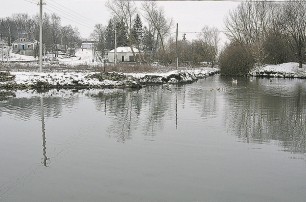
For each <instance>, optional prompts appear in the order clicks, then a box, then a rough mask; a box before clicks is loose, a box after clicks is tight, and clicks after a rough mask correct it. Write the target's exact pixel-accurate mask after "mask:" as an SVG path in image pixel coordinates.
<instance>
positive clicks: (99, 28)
mask: <svg viewBox="0 0 306 202" xmlns="http://www.w3.org/2000/svg"><path fill="white" fill-rule="evenodd" d="M90 36H91V37H92V38H93V39H94V40H95V41H96V42H97V44H96V48H97V51H99V53H100V55H99V57H100V60H102V59H103V57H104V54H105V49H106V42H105V36H106V28H105V27H104V26H103V25H102V24H96V25H95V28H94V31H93V33H91V35H90Z"/></svg>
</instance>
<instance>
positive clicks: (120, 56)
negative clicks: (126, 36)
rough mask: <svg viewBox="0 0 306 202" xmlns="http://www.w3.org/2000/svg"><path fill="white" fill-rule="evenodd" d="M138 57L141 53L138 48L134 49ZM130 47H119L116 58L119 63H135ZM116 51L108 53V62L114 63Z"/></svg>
mask: <svg viewBox="0 0 306 202" xmlns="http://www.w3.org/2000/svg"><path fill="white" fill-rule="evenodd" d="M133 51H134V53H135V56H136V57H139V54H141V51H139V50H138V49H137V48H133ZM133 51H132V49H131V48H130V47H118V48H117V49H116V55H117V56H116V58H117V62H135V61H136V60H135V58H134V54H133ZM114 56H115V50H111V51H109V52H108V61H109V62H114Z"/></svg>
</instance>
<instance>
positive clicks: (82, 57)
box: [4, 49, 102, 66]
mask: <svg viewBox="0 0 306 202" xmlns="http://www.w3.org/2000/svg"><path fill="white" fill-rule="evenodd" d="M46 59H47V61H46V62H44V63H45V64H46V63H48V59H50V60H52V57H50V55H49V54H47V55H46ZM93 59H94V56H93V52H92V50H90V49H83V51H82V49H76V53H75V57H69V56H66V55H59V57H58V58H57V60H58V64H64V65H71V66H77V65H90V66H95V65H101V64H102V63H101V62H97V61H94V62H93ZM4 61H7V59H6V58H4ZM8 61H9V62H18V63H20V64H23V63H29V62H37V61H38V58H37V57H36V58H35V57H33V56H26V55H20V54H15V53H12V51H11V52H10V58H9V59H8Z"/></svg>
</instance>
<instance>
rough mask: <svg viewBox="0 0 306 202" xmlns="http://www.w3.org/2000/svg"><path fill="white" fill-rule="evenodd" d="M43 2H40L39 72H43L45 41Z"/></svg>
mask: <svg viewBox="0 0 306 202" xmlns="http://www.w3.org/2000/svg"><path fill="white" fill-rule="evenodd" d="M42 6H43V2H42V0H40V2H39V41H40V43H39V71H40V72H42V54H43V39H42V24H43V9H42Z"/></svg>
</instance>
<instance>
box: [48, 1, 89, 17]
mask: <svg viewBox="0 0 306 202" xmlns="http://www.w3.org/2000/svg"><path fill="white" fill-rule="evenodd" d="M52 3H55V4H57V5H59V6H60V7H61V8H65V9H66V10H69V11H71V12H73V13H75V14H76V15H77V16H78V17H82V18H84V19H85V20H89V21H93V19H90V18H88V17H86V16H83V15H82V14H80V13H78V12H76V11H74V10H72V9H71V8H68V7H66V6H64V5H63V4H60V3H58V2H55V1H53V2H52Z"/></svg>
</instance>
